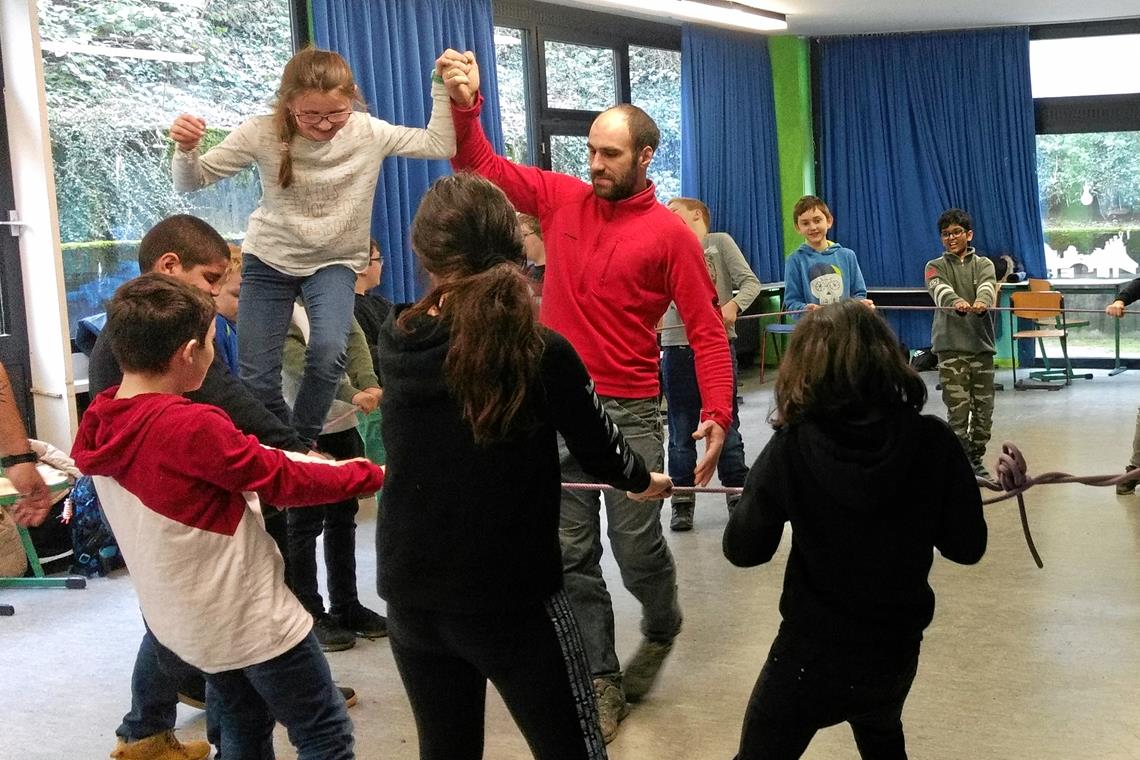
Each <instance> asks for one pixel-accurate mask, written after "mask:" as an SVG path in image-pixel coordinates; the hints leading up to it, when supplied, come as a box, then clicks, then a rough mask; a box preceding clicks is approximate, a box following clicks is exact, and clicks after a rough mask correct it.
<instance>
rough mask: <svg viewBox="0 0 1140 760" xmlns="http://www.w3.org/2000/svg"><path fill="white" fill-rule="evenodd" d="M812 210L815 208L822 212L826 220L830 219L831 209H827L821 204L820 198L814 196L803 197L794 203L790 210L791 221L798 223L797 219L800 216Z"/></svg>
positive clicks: (824, 204)
mask: <svg viewBox="0 0 1140 760" xmlns="http://www.w3.org/2000/svg"><path fill="white" fill-rule="evenodd" d="M813 208H817V209H819V210H820V211H822V212H823V215H824V216H826V217H827V218H828V219H831V218H832V217H831V209H829V208H828V207H827V204H826V203H824V202H823V199H822V198H820V197H818V196H815V195H805V196H804V197H803V198H800V199H799V200H798V201H796V205H795V207H793V208H792V221H793V222H797V221H799V218H800V217H801V216H803V215H804V214H806V213H807V212H809V211H811V210H812V209H813Z"/></svg>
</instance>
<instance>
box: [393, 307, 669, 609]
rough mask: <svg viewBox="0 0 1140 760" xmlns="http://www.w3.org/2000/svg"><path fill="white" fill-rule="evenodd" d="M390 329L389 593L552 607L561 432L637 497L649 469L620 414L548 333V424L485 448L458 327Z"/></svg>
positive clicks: (541, 397)
mask: <svg viewBox="0 0 1140 760" xmlns="http://www.w3.org/2000/svg"><path fill="white" fill-rule="evenodd" d="M400 309H401V307H397V310H396V311H394V312H393V313H392V314H390V315H389V317H388V320H387V321H386V322H385V324H384V329H383V330H381V332H380V342H379V351H380V369H381V383H382V385H383V386H384V397H383V399H382V400H381V402H380V409H381V418H382V421H381V431H382V433H383V437H384V446H385V449H386V450H387V452H388V465H387V475H386V478H385V481H384V492H383V496H382V499H383V504H382V506H381V508H380V510H379V514H378V517H377V524H376V557H377V570H376V575H377V581H376V584H377V590H378V591H379V593H380V596H382V597H384V598H385V599H386V600H387V601H389V602H391V603H394V604H401V605H405V606H412V607H416V608H420V609H428V610H438V611H443V612H459V613H464V612H487V611H488V610H496V609H498V610H504V609H516V608H518V607H520V606H522V605H526V604H531V603H535V602H540V601H541V600H543V599H545V598H547V597H548V596H550V595H551V594H553V593H555V592H556V591H558V590H559V589H561V588H562V552H561V548H560V546H559V542H558V520H559V504H560V501H561V469H560V467H559V459H558V440H557V435H556V434H558V433H560V434H561V435H562V436H563V438H565V440H566V445H567V447H568V448H569V449H570V452H571V453H572V454H573V455H574V456H575V457H576V458H577V459H578V461H579V462H580V463H581V465H582V467H583V469H585V470H586V472H589V473H591V474H593V475H594V476H595V477H597V478H599V479H601V480H602V481H604V482H606V483H609V484H610V485H613V486H616V487H618V488H622V489H626V490H630V491H643V490H645V489H646V488H648V487H649V473H648V471H647V470H646V469H645V464H644V462H643V461H642V460H641V457H639V456H638V455H637V454H636V452H634V451H633V450H631V449H630V448H629V447H628V446H627V445H626V443H625V439H624V438H622V436H621V433H620V431H618V429H617V427H616V426H615V425H614V424H613V422H612V421H610V419H609V417H608V416H607V415H606V413H605V411H604V410H603V408H602V406H601V402H600V401H599V400H598V397H597V396H596V395H595V393H594V384H593V382H592V381H591V380H590V377H589V375H588V374H587V373H586V368H585V367H584V366H583V365H582V361H581V359H579V358H578V354H577V353H575V351H574V349H573V348H572V347H571V346H570V343H569V342H568V341H567V340H566V339H565V338H563V337H562V336H561V335H559V334H557V333H555V332H553V331H551V330H545V329H544V331H543V336H544V342H545V350H544V352H543V354H542V357H541V359H540V362H541V368H540V372H539V377H540V380H541V382H540V383H537V384H536V386H537V387H536V390H535V392H534V393H533V394H532V397H531V398H530V399H529V404H530V409H531V410H532V411H533V416H534V420H535V424H534V425H533V426H531V427H529V428H528V429H527V430H526V431H523V432H520V433H518V434H517V435H516V436H515V437H513V438H512V439H511V440H507V441H502V442H496V443H492V444H487V445H476V443H475V441H474V435H473V433H472V430H471V425H470V424H469V423H468V422H467V421H466V420H465V419H464V418H463V414H462V409H461V407H460V404H459V402H458V401H457V400H456V399H455V398H454V397H453V396H452V395H451V393H450V392H449V390H448V387H447V384H446V381H445V379H444V372H443V364H444V360H445V359H446V357H447V351H448V347H449V346H450V336H449V333H448V330H447V327H446V325H444V324H443V323H442V322H441V320H439V319H438V318H433V317H424V318H422V319H420V320H419V321H418V322H417V323H416V324H415V325H414V329H413V330H412V332H410V333H406V332H404V331H403V330H402V329H401V328H399V327H396V326H395V318H396V317H397V316H398V314H399V310H400Z"/></svg>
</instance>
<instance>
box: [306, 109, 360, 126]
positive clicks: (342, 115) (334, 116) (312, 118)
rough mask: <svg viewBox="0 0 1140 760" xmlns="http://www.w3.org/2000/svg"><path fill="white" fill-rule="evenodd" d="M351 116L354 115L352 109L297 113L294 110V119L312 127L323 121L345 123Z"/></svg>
mask: <svg viewBox="0 0 1140 760" xmlns="http://www.w3.org/2000/svg"><path fill="white" fill-rule="evenodd" d="M350 116H352V111H338V112H337V113H297V112H296V111H293V118H294V119H296V120H297V121H299V122H300V123H302V124H305V125H308V126H310V127H315V126H317V125H318V124H320V123H321V122H322V121H327V122H328V123H329V124H344V123H345V122H346V121H348V117H350Z"/></svg>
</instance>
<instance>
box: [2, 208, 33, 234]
mask: <svg viewBox="0 0 1140 760" xmlns="http://www.w3.org/2000/svg"><path fill="white" fill-rule="evenodd" d="M27 226H28V223H27V222H21V221H20V212H18V211H16V210H15V209H12V210H11V211H9V212H8V221H6V222H0V227H7V228H8V231H9V232H10V233H11V235H12V237H19V235H20V231H21V230H23V228H24V227H27Z"/></svg>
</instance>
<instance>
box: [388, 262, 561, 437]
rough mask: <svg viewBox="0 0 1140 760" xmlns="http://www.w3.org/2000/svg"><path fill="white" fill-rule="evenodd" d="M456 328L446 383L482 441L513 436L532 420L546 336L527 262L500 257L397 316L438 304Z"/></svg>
mask: <svg viewBox="0 0 1140 760" xmlns="http://www.w3.org/2000/svg"><path fill="white" fill-rule="evenodd" d="M437 305H438V309H439V313H440V318H441V319H442V320H443V321H444V322H445V323H446V324H447V325H448V327H449V328H450V331H451V345H450V347H449V348H448V351H447V358H446V360H445V361H444V365H443V370H444V377H445V380H446V382H447V386H448V389H449V390H450V391H451V393H452V395H453V396H454V397H455V399H456V400H457V401H458V402H459V404H460V406H461V407H462V408H463V417H464V419H466V420H467V421H468V422H469V423H470V425H471V430H472V432H473V434H474V437H475V443H477V444H489V443H495V442H498V441H503V440H507V439H510V438H511V437H513V436H515V435H517V434H518V433H520V432H523V431H525V430H526V429H527V428H529V427H530V426H531V425H533V424H534V422H535V420H534V418H533V407H530V406H529V404H528V400H529V399H530V398H531V394H532V390H533V388H534V385H535V382H536V380H537V378H538V371H539V362H540V359H541V356H542V351H543V340H542V335H541V333H540V328H539V326H538V323H537V322H536V321H535V317H534V299H533V296H532V295H531V291H530V286H529V285H528V284H527V282H526V279H525V277H524V275H523V271H522V268H521V267H520V266H519V265H518V264H517V263H515V262H511V261H506V260H502V261H500V262H499V263H497V264H494V265H493V266H491V267H489V268H487V269H484V270H483V271H481V272H478V273H476V274H472V275H469V276H467V277H463V278H461V279H458V280H455V281H452V282H449V283H446V284H444V285H441V286H439V287H437V288H435V289H434V290H433V291H432V292H431V293H429V294H428V295H427V296H426V297H424V298H423V299H421V300H420V301H419V302H418V303H417V304H416V305H415V306H413V307H411V308H409V309H407V310H405V311H404V313H402V314H401V315H400V318H399V319H398V320H397V326H398V327H401V328H403V329H405V330H406V329H409V328H408V325H409V322H410V321H411V320H412V319H414V318H415V317H416V316H418V315H424V314H427V313H428V312H429V311H431V310H432V309H433V308H434V307H437Z"/></svg>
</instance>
